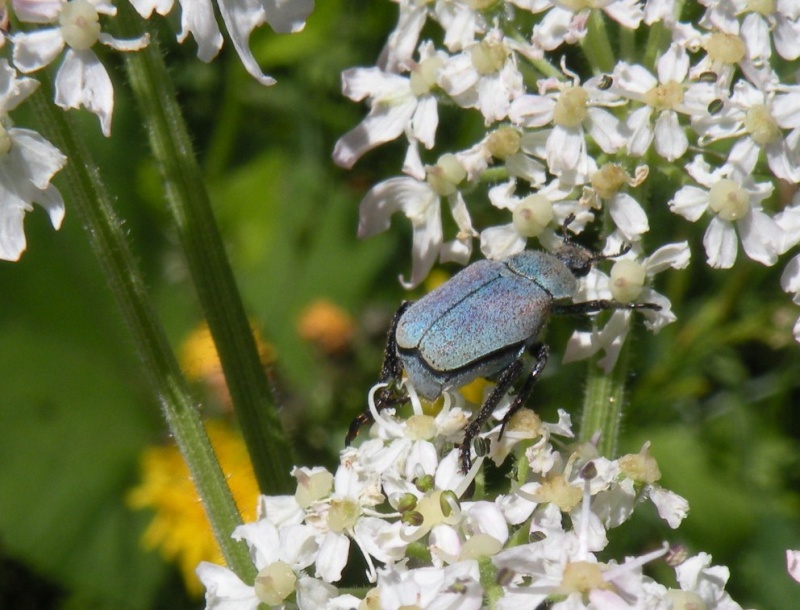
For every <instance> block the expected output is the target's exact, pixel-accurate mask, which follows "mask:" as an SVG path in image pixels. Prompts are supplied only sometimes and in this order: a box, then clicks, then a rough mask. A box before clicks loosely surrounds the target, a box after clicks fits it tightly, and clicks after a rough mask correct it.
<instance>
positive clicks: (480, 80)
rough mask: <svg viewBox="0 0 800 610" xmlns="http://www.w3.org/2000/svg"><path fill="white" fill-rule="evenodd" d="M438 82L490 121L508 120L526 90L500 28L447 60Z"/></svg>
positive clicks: (514, 57) (514, 58)
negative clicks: (513, 106) (510, 111)
mask: <svg viewBox="0 0 800 610" xmlns="http://www.w3.org/2000/svg"><path fill="white" fill-rule="evenodd" d="M438 83H439V85H440V86H441V87H442V89H444V90H445V92H446V93H447V94H448V95H449V96H450V97H451V98H453V101H455V103H456V104H458V105H459V106H461V107H462V108H477V109H479V110H480V112H481V114H482V115H483V118H484V120H485V122H486V124H490V123H492V122H494V121H502V120H503V119H505V118H506V116H508V110H509V107H510V105H511V102H512V100H514V99H515V98H517V97H519V96H520V95H522V94H523V92H524V88H523V83H522V74H520V72H519V69H518V68H517V63H516V56H515V54H514V53H513V52H512V49H511V47H510V46H508V45H507V44H506V42H505V39H504V37H503V35H502V33H501V32H499V31H498V30H492V31H491V32H489V33H488V34H487V35H486V36H485V37H484V38H483V40H481V41H480V42H476V43H474V44H472V45H470V46H469V47H467V48H466V49H464V51H463V52H461V53H459V54H458V55H455V56H453V57H451V58H450V59H449V60H447V62H445V64H444V66H442V68H441V69H440V70H439V73H438Z"/></svg>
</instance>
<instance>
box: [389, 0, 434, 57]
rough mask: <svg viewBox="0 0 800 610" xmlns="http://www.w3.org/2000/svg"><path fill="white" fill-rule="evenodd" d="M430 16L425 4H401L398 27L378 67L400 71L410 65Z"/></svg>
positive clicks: (390, 37)
mask: <svg viewBox="0 0 800 610" xmlns="http://www.w3.org/2000/svg"><path fill="white" fill-rule="evenodd" d="M427 18H428V11H427V9H426V8H425V6H416V5H411V6H408V5H407V4H404V5H401V9H400V17H399V18H398V20H397V27H396V28H395V29H394V31H393V32H392V33H391V34H390V35H389V38H388V40H387V41H386V44H385V45H384V47H383V50H382V51H381V54H380V57H379V58H378V67H379V68H380V69H381V70H386V71H387V72H399V71H400V70H399V69H400V68H401V67H404V66H406V65H408V63H409V61H410V60H411V58H412V57H413V56H414V50H415V49H416V48H417V41H418V40H419V33H420V31H422V27H423V26H424V25H425V21H426V20H427Z"/></svg>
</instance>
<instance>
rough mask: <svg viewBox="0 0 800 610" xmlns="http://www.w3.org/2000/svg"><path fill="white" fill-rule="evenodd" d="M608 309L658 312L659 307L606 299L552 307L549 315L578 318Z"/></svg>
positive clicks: (650, 304) (651, 304) (653, 304)
mask: <svg viewBox="0 0 800 610" xmlns="http://www.w3.org/2000/svg"><path fill="white" fill-rule="evenodd" d="M608 309H651V310H653V311H660V310H661V305H656V304H655V303H619V302H617V301H608V300H606V299H596V300H594V301H581V302H580V303H567V304H564V305H553V308H552V309H551V313H552V314H553V315H556V316H580V315H584V314H588V313H598V312H600V311H605V310H608Z"/></svg>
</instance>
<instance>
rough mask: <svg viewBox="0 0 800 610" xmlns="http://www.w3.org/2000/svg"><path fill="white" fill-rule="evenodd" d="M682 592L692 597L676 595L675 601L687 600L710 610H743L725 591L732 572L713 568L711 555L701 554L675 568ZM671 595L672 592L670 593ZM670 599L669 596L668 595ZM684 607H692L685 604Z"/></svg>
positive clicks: (722, 567) (718, 567)
mask: <svg viewBox="0 0 800 610" xmlns="http://www.w3.org/2000/svg"><path fill="white" fill-rule="evenodd" d="M675 576H676V578H677V579H678V584H679V585H680V587H681V591H682V592H685V593H689V594H690V596H691V597H689V598H686V597H680V596H678V595H674V596H673V599H676V600H686V602H692V603H693V605H696V606H702V607H704V608H707V609H708V610H741V608H742V607H741V606H740V605H739V604H737V603H736V602H735V601H733V600H732V599H731V596H730V595H729V594H728V593H727V592H726V591H725V584H726V583H727V582H728V578H729V577H730V570H728V568H726V567H725V566H712V565H711V555H709V554H708V553H699V554H698V555H695V556H694V557H690V558H689V559H687V560H686V561H684V562H683V563H681V564H680V565H679V566H677V567H676V568H675ZM670 593H671V592H670ZM668 598H669V594H668ZM684 605H690V604H689V603H685V604H684Z"/></svg>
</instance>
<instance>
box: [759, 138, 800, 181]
mask: <svg viewBox="0 0 800 610" xmlns="http://www.w3.org/2000/svg"><path fill="white" fill-rule="evenodd" d="M764 152H765V153H767V163H768V164H769V168H770V169H771V170H772V171H773V172H774V173H775V175H776V176H777V177H778V178H782V179H784V180H786V181H787V182H792V183H796V182H800V170H798V165H800V159H798V156H797V154H796V152H795V151H790V150H789V148H788V147H787V146H786V142H785V141H784V140H783V139H781V138H777V139H775V140H773V141H772V142H770V143H769V144H767V145H766V146H765V147H764Z"/></svg>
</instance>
